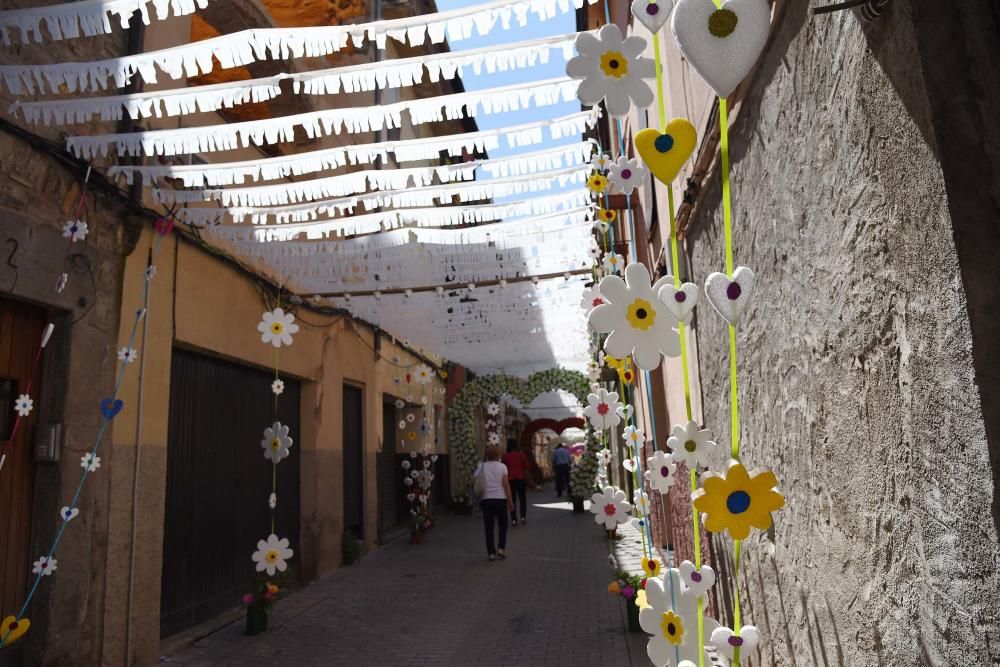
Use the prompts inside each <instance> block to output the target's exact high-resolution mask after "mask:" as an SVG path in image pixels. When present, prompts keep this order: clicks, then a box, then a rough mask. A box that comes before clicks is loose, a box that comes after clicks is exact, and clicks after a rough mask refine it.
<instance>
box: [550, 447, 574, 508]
mask: <svg viewBox="0 0 1000 667" xmlns="http://www.w3.org/2000/svg"><path fill="white" fill-rule="evenodd" d="M572 457H573V455H572V454H570V453H569V450H568V449H566V448H565V447H564V446H563V444H562V443H561V442H560V443H559V444H558V445H556V449H555V451H553V452H552V465H553V467H555V469H556V498H562V492H563V489H565V490H566V495H567V496H569V463H570V461H571V460H572Z"/></svg>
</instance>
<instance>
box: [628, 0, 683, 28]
mask: <svg viewBox="0 0 1000 667" xmlns="http://www.w3.org/2000/svg"><path fill="white" fill-rule="evenodd" d="M673 8H674V1H673V0H660V1H659V2H650V1H649V0H632V16H634V17H635V20H636V21H638V22H639V23H641V24H643V25H644V26H646V29H647V30H649V31H650V32H653V33H655V32H658V31H659V30H660V28H662V27H663V24H664V23H666V22H667V19H668V18H670V10H671V9H673Z"/></svg>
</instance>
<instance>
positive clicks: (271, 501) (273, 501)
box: [267, 493, 278, 509]
mask: <svg viewBox="0 0 1000 667" xmlns="http://www.w3.org/2000/svg"><path fill="white" fill-rule="evenodd" d="M267 506H268V507H270V508H271V509H274V508H275V507H277V506H278V494H277V493H272V494H271V495H270V496H268V497H267Z"/></svg>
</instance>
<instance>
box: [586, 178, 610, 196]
mask: <svg viewBox="0 0 1000 667" xmlns="http://www.w3.org/2000/svg"><path fill="white" fill-rule="evenodd" d="M587 189H588V190H590V191H591V192H593V193H594V194H595V195H599V194H601V193H602V192H604V191H605V190H607V189H608V179H607V178H606V177H604V176H602V175H601V174H591V176H590V178H588V179H587Z"/></svg>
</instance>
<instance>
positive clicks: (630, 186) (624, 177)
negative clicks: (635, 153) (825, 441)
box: [608, 155, 649, 195]
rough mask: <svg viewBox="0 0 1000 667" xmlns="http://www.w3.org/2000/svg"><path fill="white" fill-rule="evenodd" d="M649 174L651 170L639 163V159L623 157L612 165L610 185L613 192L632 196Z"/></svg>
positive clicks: (609, 178)
mask: <svg viewBox="0 0 1000 667" xmlns="http://www.w3.org/2000/svg"><path fill="white" fill-rule="evenodd" d="M648 173H649V170H648V169H646V167H644V166H643V165H642V163H640V162H639V158H632V159H631V160H630V159H628V158H627V157H625V156H624V155H623V156H621V157H619V158H618V159H617V160H615V163H614V164H613V165H611V171H609V172H608V183H610V184H611V189H612V190H613V191H616V192H624V193H625V194H627V195H630V194H632V191H633V190H635V189H636V187H638V186H639V185H640V184H642V181H643V179H645V178H646V175H647V174H648Z"/></svg>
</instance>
